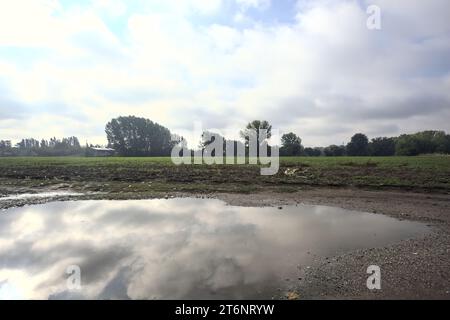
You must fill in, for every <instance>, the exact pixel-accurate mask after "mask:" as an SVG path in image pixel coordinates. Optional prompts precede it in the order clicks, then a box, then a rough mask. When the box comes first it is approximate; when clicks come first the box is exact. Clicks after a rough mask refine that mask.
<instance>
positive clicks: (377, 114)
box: [0, 0, 450, 146]
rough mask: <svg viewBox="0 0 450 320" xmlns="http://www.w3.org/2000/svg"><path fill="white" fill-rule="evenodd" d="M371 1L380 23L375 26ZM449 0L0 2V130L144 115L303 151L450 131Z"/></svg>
mask: <svg viewBox="0 0 450 320" xmlns="http://www.w3.org/2000/svg"><path fill="white" fill-rule="evenodd" d="M369 5H376V6H378V7H379V8H380V10H381V11H380V12H381V20H380V23H381V24H380V26H381V29H375V30H374V29H369V28H368V27H367V19H368V18H369V16H370V14H368V13H367V8H368V7H369ZM449 57H450V2H449V1H448V0H427V1H423V0H395V1H392V0H371V1H368V0H340V1H338V0H315V1H312V0H185V1H183V0H166V1H156V0H81V1H70V0H14V1H10V0H0V139H7V140H13V141H17V140H19V139H21V138H26V137H34V138H39V139H40V138H50V137H53V136H56V137H63V136H73V135H75V136H77V137H78V138H79V139H80V141H81V142H82V143H84V142H85V141H89V142H90V143H99V144H106V135H105V132H104V128H105V125H106V123H107V122H108V121H109V120H110V119H112V118H115V117H118V116H127V115H136V116H140V117H145V118H149V119H151V120H153V121H155V122H158V123H160V124H162V125H164V126H166V127H168V128H169V129H170V130H171V131H172V132H173V133H177V134H180V135H183V136H185V137H186V138H187V139H188V141H189V143H190V144H195V143H196V142H197V141H198V140H199V138H197V137H195V136H194V133H193V130H194V124H195V123H201V125H202V128H203V129H209V130H213V129H214V130H216V131H220V132H221V133H222V134H224V135H225V136H227V137H229V138H237V137H238V133H239V129H242V128H243V127H244V126H245V124H246V123H247V122H249V121H251V120H254V119H261V120H268V121H270V122H271V124H272V125H273V127H274V128H275V129H277V130H279V131H280V133H286V132H290V131H292V132H294V133H296V134H297V135H299V136H300V137H301V138H302V140H303V144H304V145H305V146H326V145H330V144H342V143H346V142H348V141H349V139H350V137H351V136H352V135H353V134H354V133H357V132H363V133H366V134H367V135H368V136H369V137H370V138H373V137H377V136H395V135H399V134H401V133H413V132H417V131H420V130H426V129H438V130H446V131H447V132H450V58H449Z"/></svg>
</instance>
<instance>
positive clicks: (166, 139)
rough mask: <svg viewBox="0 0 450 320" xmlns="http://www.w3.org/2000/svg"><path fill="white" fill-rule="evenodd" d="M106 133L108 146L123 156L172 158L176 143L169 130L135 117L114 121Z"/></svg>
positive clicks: (108, 125)
mask: <svg viewBox="0 0 450 320" xmlns="http://www.w3.org/2000/svg"><path fill="white" fill-rule="evenodd" d="M105 131H106V136H107V138H108V146H109V147H111V148H113V149H115V150H116V151H117V153H118V154H119V155H121V156H137V157H140V156H170V153H171V150H172V147H173V146H174V145H175V143H176V142H175V141H172V135H171V133H170V131H169V129H167V128H165V127H163V126H161V125H159V124H157V123H155V122H153V121H151V120H148V119H145V118H138V117H134V116H129V117H119V118H116V119H112V120H111V121H110V122H108V124H107V125H106V129H105Z"/></svg>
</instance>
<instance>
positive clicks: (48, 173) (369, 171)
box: [0, 156, 450, 193]
mask: <svg viewBox="0 0 450 320" xmlns="http://www.w3.org/2000/svg"><path fill="white" fill-rule="evenodd" d="M58 184H64V185H65V186H68V187H70V188H72V189H75V190H87V191H105V192H137V193H139V192H156V191H157V192H169V191H174V190H175V191H186V192H253V191H258V190H263V189H272V190H275V191H284V192H289V191H295V190H298V189H299V188H305V187H316V188H317V187H357V188H371V189H373V188H376V189H396V190H413V191H419V192H422V191H424V192H440V193H442V192H444V193H448V192H449V191H450V157H448V156H421V157H285V158H281V159H280V170H279V172H278V173H277V174H276V175H274V176H261V175H260V170H259V167H258V166H255V165H212V166H210V165H205V164H203V165H181V166H175V165H174V164H173V163H172V161H171V159H170V158H169V157H165V158H122V157H111V158H84V157H51V158H45V157H42V158H41V157H15V158H0V191H1V188H2V185H3V188H4V189H5V188H6V187H8V188H11V187H15V186H20V187H29V188H35V187H36V186H41V187H47V186H53V185H58Z"/></svg>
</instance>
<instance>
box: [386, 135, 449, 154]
mask: <svg viewBox="0 0 450 320" xmlns="http://www.w3.org/2000/svg"><path fill="white" fill-rule="evenodd" d="M395 153H396V155H399V156H416V155H419V154H429V153H446V154H449V153H450V135H446V134H445V132H444V131H422V132H418V133H415V134H402V135H401V136H400V137H398V138H397V142H396V148H395Z"/></svg>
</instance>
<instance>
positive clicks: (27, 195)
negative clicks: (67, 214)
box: [0, 191, 83, 201]
mask: <svg viewBox="0 0 450 320" xmlns="http://www.w3.org/2000/svg"><path fill="white" fill-rule="evenodd" d="M82 195H83V194H82V193H76V192H67V191H60V192H58V191H53V192H41V193H22V194H15V195H12V196H7V197H0V201H11V200H27V199H45V198H54V197H71V196H82Z"/></svg>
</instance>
